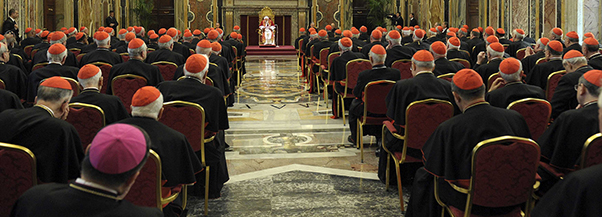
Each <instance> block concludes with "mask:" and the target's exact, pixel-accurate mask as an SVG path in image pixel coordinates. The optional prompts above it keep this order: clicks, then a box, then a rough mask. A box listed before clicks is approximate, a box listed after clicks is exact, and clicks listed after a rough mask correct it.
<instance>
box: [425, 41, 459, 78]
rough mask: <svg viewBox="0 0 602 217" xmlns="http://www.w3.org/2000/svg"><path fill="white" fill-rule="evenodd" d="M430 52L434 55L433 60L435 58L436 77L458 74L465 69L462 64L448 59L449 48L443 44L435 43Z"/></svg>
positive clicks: (434, 71) (434, 70) (434, 72)
mask: <svg viewBox="0 0 602 217" xmlns="http://www.w3.org/2000/svg"><path fill="white" fill-rule="evenodd" d="M430 51H431V53H432V54H433V58H435V69H433V74H435V76H439V75H445V74H449V73H456V72H458V71H460V69H463V68H464V65H462V64H461V63H459V62H452V61H449V60H448V59H447V46H445V44H444V43H443V42H440V41H435V42H433V44H431V48H430Z"/></svg>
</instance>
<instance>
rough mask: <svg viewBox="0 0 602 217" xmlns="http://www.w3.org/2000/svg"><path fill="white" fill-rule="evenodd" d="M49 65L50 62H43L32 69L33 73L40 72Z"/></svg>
mask: <svg viewBox="0 0 602 217" xmlns="http://www.w3.org/2000/svg"><path fill="white" fill-rule="evenodd" d="M47 65H48V62H43V63H38V64H35V65H33V68H31V71H32V72H33V71H35V70H38V69H41V68H44V67H46V66H47Z"/></svg>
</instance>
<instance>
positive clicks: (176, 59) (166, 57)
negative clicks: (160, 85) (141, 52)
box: [144, 48, 186, 66]
mask: <svg viewBox="0 0 602 217" xmlns="http://www.w3.org/2000/svg"><path fill="white" fill-rule="evenodd" d="M159 61H167V62H172V63H175V64H176V65H178V66H180V65H183V64H184V63H185V62H186V60H185V59H184V57H183V56H182V55H181V54H179V53H177V52H174V51H171V50H169V49H164V48H163V49H159V50H155V51H153V52H151V53H149V54H148V57H146V60H144V62H145V63H148V64H151V63H155V62H159Z"/></svg>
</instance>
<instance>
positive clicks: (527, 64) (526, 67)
mask: <svg viewBox="0 0 602 217" xmlns="http://www.w3.org/2000/svg"><path fill="white" fill-rule="evenodd" d="M544 57H546V54H545V53H544V52H543V51H539V52H537V53H535V54H533V55H531V56H528V57H525V58H523V59H522V60H521V61H520V62H521V63H522V65H523V72H524V73H525V75H527V78H528V77H529V76H530V75H531V70H532V69H533V67H535V63H537V60H539V59H541V58H544Z"/></svg>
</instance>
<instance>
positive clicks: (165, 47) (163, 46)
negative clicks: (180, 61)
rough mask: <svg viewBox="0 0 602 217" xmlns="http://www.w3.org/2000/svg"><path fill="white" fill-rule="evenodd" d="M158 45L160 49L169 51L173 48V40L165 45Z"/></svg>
mask: <svg viewBox="0 0 602 217" xmlns="http://www.w3.org/2000/svg"><path fill="white" fill-rule="evenodd" d="M158 45H159V48H160V49H169V48H170V47H171V45H173V38H172V39H171V40H169V41H168V42H165V43H161V42H159V43H158Z"/></svg>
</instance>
